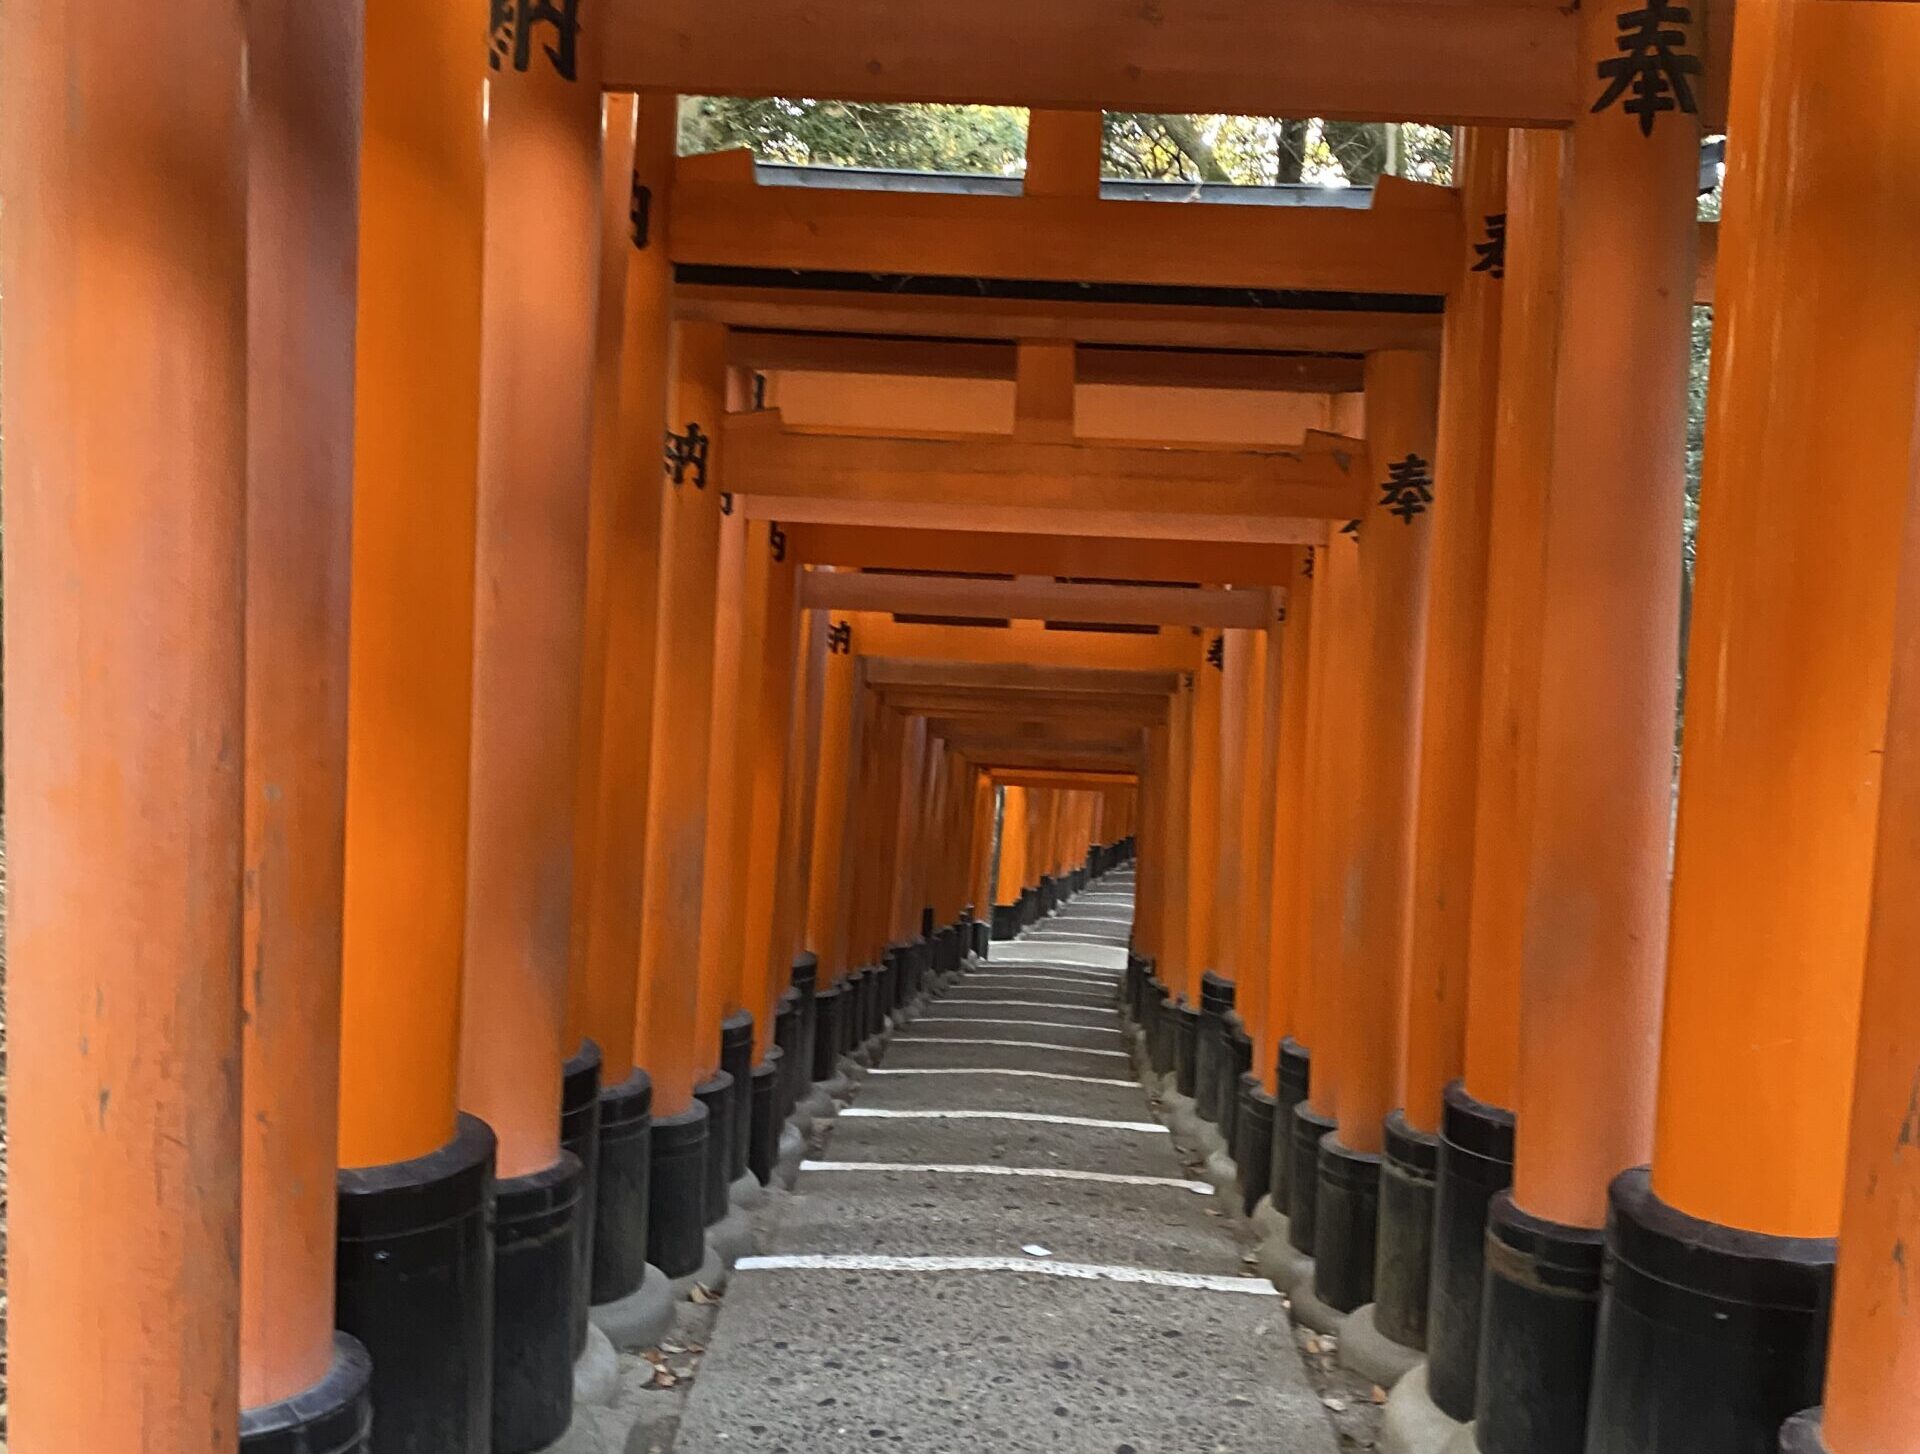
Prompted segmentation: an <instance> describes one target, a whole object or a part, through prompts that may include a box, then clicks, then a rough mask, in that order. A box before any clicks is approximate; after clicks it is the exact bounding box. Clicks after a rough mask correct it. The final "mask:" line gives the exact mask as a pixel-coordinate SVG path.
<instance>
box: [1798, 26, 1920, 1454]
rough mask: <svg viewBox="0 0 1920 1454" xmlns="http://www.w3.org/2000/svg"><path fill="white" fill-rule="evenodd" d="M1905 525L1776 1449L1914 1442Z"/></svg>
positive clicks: (1918, 1006)
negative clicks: (1869, 889) (1862, 892)
mask: <svg viewBox="0 0 1920 1454" xmlns="http://www.w3.org/2000/svg"><path fill="white" fill-rule="evenodd" d="M1894 54H1898V52H1894ZM1916 423H1917V424H1920V420H1916ZM1916 483H1920V470H1917V471H1916ZM1902 535H1903V539H1902V542H1901V544H1902V562H1901V571H1900V602H1899V615H1898V617H1897V618H1896V620H1895V623H1894V638H1893V680H1892V689H1891V705H1890V707H1889V709H1888V716H1887V731H1886V738H1885V743H1884V749H1885V750H1884V755H1883V757H1882V759H1881V765H1882V767H1881V771H1882V776H1881V787H1880V833H1879V838H1878V842H1877V845H1876V851H1875V863H1874V877H1873V898H1872V902H1871V908H1870V914H1869V919H1868V932H1867V944H1866V983H1865V986H1864V993H1863V995H1862V998H1861V1004H1860V1045H1859V1051H1858V1054H1857V1055H1856V1057H1855V1061H1854V1081H1853V1105H1852V1114H1851V1125H1852V1136H1851V1149H1850V1150H1849V1151H1848V1154H1847V1165H1846V1173H1845V1181H1844V1192H1843V1195H1842V1200H1841V1210H1840V1260H1839V1266H1838V1268H1837V1270H1836V1272H1835V1276H1834V1290H1833V1320H1832V1331H1831V1333H1830V1335H1829V1337H1830V1345H1831V1346H1830V1352H1829V1355H1828V1360H1827V1380H1826V1408H1825V1409H1824V1411H1814V1412H1811V1413H1808V1414H1804V1415H1799V1416H1796V1417H1795V1418H1794V1419H1792V1420H1790V1421H1789V1422H1788V1424H1787V1426H1786V1428H1785V1429H1784V1430H1783V1432H1782V1435H1781V1441H1780V1447H1781V1450H1782V1454H1904V1451H1906V1450H1910V1449H1913V1448H1915V1447H1920V1401H1916V1400H1915V1399H1914V1397H1913V1390H1914V1388H1915V1387H1916V1386H1920V1320H1916V1319H1915V1317H1914V1312H1913V1302H1912V1295H1911V1294H1912V1275H1913V1271H1912V1267H1911V1266H1910V1259H1911V1257H1912V1249H1913V1248H1914V1246H1915V1245H1916V1242H1920V1154H1916V1146H1917V1145H1920V1127H1916V1125H1915V1120H1916V1112H1915V1107H1914V1098H1915V1092H1914V1069H1913V1047H1914V1046H1915V1045H1916V1044H1920V976H1916V975H1915V974H1914V972H1913V966H1914V960H1915V956H1916V954H1920V920H1917V919H1916V913H1915V911H1916V909H1917V908H1920V842H1916V838H1915V825H1916V824H1920V772H1917V769H1920V575H1917V574H1916V570H1917V569H1920V490H1916V491H1915V492H1913V493H1912V494H1910V495H1909V496H1908V504H1907V511H1906V521H1905V524H1904V526H1903V527H1902Z"/></svg>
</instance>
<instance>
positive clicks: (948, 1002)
mask: <svg viewBox="0 0 1920 1454" xmlns="http://www.w3.org/2000/svg"><path fill="white" fill-rule="evenodd" d="M940 1003H941V1004H942V1005H944V1006H946V1007H948V1008H950V1009H952V1008H958V1007H959V1006H961V1005H1019V1006H1021V1007H1022V1008H1023V1009H1028V1010H1085V1011H1086V1012H1087V1013H1088V1014H1089V1015H1111V1014H1112V1013H1113V1012H1114V1011H1113V1006H1112V1005H1063V1004H1060V1003H1059V1002H1058V1001H1054V1000H956V999H953V998H951V997H945V998H942V1000H941V1001H940ZM1087 1028H1088V1029H1089V1030H1098V1029H1099V1028H1100V1026H1098V1025H1089V1026H1087Z"/></svg>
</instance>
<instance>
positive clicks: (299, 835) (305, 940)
mask: <svg viewBox="0 0 1920 1454" xmlns="http://www.w3.org/2000/svg"><path fill="white" fill-rule="evenodd" d="M247 21H248V28H249V35H248V92H249V96H250V103H249V104H250V106H251V108H252V116H251V124H250V125H249V127H248V129H247V140H248V148H249V157H248V192H247V204H248V212H249V216H248V240H247V264H248V300H249V302H248V308H247V354H248V359H247V372H248V383H247V577H246V601H247V607H246V610H247V616H246V622H247V625H246V632H247V648H246V660H247V690H246V733H245V737H246V858H245V868H244V874H245V878H244V883H245V885H246V900H245V905H246V914H245V919H244V921H243V941H242V946H241V962H242V963H243V964H246V965H250V966H252V967H253V969H252V972H251V973H248V974H246V975H245V976H244V977H243V979H242V1007H243V1012H244V1022H245V1030H244V1034H243V1040H242V1048H243V1060H242V1068H241V1082H242V1095H243V1108H242V1109H243V1119H242V1135H243V1137H244V1141H243V1148H242V1154H241V1170H242V1174H243V1178H244V1185H243V1190H242V1197H241V1228H240V1403H241V1408H242V1410H243V1412H242V1414H241V1418H240V1435H241V1439H240V1444H241V1448H243V1449H246V1448H251V1447H255V1445H256V1443H257V1444H258V1445H259V1446H261V1447H265V1446H266V1445H268V1444H270V1443H271V1444H273V1445H274V1446H275V1447H284V1445H285V1441H286V1440H288V1439H295V1440H298V1439H300V1438H309V1439H312V1440H314V1441H315V1442H316V1443H319V1444H322V1445H329V1446H332V1447H339V1445H338V1444H337V1443H335V1442H334V1441H335V1440H336V1439H339V1438H341V1437H347V1438H349V1439H350V1438H351V1437H352V1436H353V1435H355V1434H358V1433H361V1432H363V1431H364V1430H365V1428H366V1426H367V1419H368V1416H369V1413H370V1408H369V1405H368V1399H367V1392H368V1390H367V1384H368V1375H369V1372H370V1364H369V1360H368V1358H367V1355H366V1353H365V1351H364V1350H363V1349H362V1348H361V1347H360V1345H359V1344H358V1343H357V1342H356V1341H355V1340H354V1339H352V1338H350V1337H348V1336H347V1335H345V1334H336V1333H335V1332H334V1330H333V1278H334V1240H335V1232H336V1205H337V1198H336V1196H335V1194H334V1190H333V1174H334V1170H335V1168H336V1167H337V1166H338V1164H339V1162H338V1156H339V1140H340V1136H339V1121H340V1038H339V1027H340V892H341V878H342V875H343V873H344V871H345V848H346V788H347V628H348V613H347V601H348V590H349V586H350V577H351V571H352V561H351V556H352V540H353V524H352V521H353V508H352V507H353V350H354V342H353V335H354V282H353V280H354V273H355V258H356V254H357V252H358V249H359V233H358V230H357V227H356V225H355V224H356V219H357V211H358V209H357V206H356V197H357V193H358V187H359V181H358V179H359V95H360V84H359V78H360V74H361V67H362V59H361V56H362V45H363V43H364V38H363V36H362V34H361V24H360V17H359V15H358V13H357V12H343V13H342V14H341V15H339V16H338V17H334V16H329V15H327V14H326V13H325V12H324V11H322V10H318V9H313V8H310V7H305V6H293V7H290V8H288V9H286V10H285V11H284V12H283V11H282V10H280V9H279V8H277V7H274V6H271V5H261V6H255V7H252V8H250V9H249V10H248V12H247ZM321 76H324V77H327V78H329V79H330V80H334V81H339V82H342V83H343V84H341V86H340V89H339V90H338V91H334V90H331V89H330V88H329V87H327V86H316V85H314V84H313V82H314V79H315V78H318V77H321ZM296 136H297V137H300V138H302V141H301V144H300V145H297V146H296V145H293V144H291V143H292V138H294V137H296ZM328 297H331V299H332V306H330V307H327V306H323V307H312V306H310V304H311V302H312V301H313V300H325V299H327V298H328Z"/></svg>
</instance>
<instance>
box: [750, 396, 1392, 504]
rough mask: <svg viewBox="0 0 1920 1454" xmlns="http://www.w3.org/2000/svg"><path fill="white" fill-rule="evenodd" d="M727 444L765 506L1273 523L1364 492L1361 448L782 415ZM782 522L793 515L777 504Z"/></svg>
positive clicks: (754, 416)
mask: <svg viewBox="0 0 1920 1454" xmlns="http://www.w3.org/2000/svg"><path fill="white" fill-rule="evenodd" d="M722 439H723V445H722V454H721V458H722V474H723V479H724V486H725V488H727V489H728V490H731V491H733V492H734V493H735V494H736V495H748V496H754V497H759V498H761V499H767V498H775V499H777V498H781V497H803V498H807V499H812V500H828V501H836V502H839V503H842V504H852V505H862V506H874V505H886V506H898V505H918V504H922V503H924V502H927V501H939V502H940V503H941V504H942V505H943V506H946V507H955V506H957V507H961V508H962V509H967V510H978V511H987V510H1035V509H1038V510H1056V511H1059V510H1065V511H1086V512H1089V513H1093V514H1100V513H1112V512H1121V513H1128V514H1153V515H1172V514H1182V515H1191V516H1196V517H1199V518H1202V519H1208V518H1215V519H1217V518H1220V517H1229V518H1239V519H1246V520H1252V521H1266V520H1300V519H1319V520H1348V519H1352V518H1353V517H1354V516H1356V515H1358V514H1360V513H1361V512H1362V509H1363V508H1364V504H1365V497H1366V492H1367V484H1366V481H1367V459H1366V448H1365V445H1364V444H1362V443H1360V442H1359V441H1351V442H1350V444H1349V447H1348V448H1346V449H1344V450H1341V449H1331V448H1313V449H1278V448H1255V449H1224V448H1216V447H1210V446H1199V445H1183V444H1177V443H1169V444H1165V445H1160V444H1131V443H1126V444H1117V443H1105V442H1100V441H1093V440H1076V441H1072V442H1062V443H1055V442H1052V441H1041V440H1031V439H1015V438H1009V437H1007V436H1005V435H974V436H969V437H965V438H943V439H929V438H907V437H895V438H876V437H871V436H864V435H846V434H816V433H809V432H804V431H800V430H791V429H788V428H786V427H785V425H784V421H783V420H782V419H781V417H780V411H779V410H777V409H765V410H760V411H758V412H756V413H751V414H734V415H729V416H728V417H727V420H726V422H725V424H724V425H723V426H722ZM776 518H787V517H785V516H780V515H778V514H777V507H776ZM794 518H798V517H794ZM903 523H904V522H903ZM1078 533H1081V534H1088V533H1099V534H1113V533H1118V532H1113V531H1097V532H1096V531H1081V532H1078ZM1171 533H1178V532H1171Z"/></svg>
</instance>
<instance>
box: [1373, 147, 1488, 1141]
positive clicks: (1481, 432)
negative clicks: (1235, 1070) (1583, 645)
mask: <svg viewBox="0 0 1920 1454" xmlns="http://www.w3.org/2000/svg"><path fill="white" fill-rule="evenodd" d="M1455 170H1456V174H1457V175H1458V177H1459V180H1460V187H1461V206H1462V207H1463V208H1464V210H1465V212H1466V220H1467V236H1468V238H1469V239H1470V241H1469V242H1468V245H1467V250H1466V256H1464V257H1463V258H1462V259H1461V270H1460V280H1459V282H1458V283H1457V284H1455V287H1454V291H1453V295H1452V296H1451V297H1450V298H1449V299H1448V300H1447V319H1446V334H1445V337H1444V340H1443V343H1442V349H1441V355H1440V358H1441V375H1440V425H1439V434H1438V439H1437V442H1436V445H1435V449H1436V454H1435V456H1434V493H1435V496H1436V498H1435V500H1434V505H1433V514H1432V533H1433V563H1432V581H1431V583H1430V600H1429V605H1428V626H1427V663H1426V674H1425V682H1424V687H1423V690H1422V693H1421V711H1420V776H1419V785H1418V793H1417V808H1416V810H1415V829H1414V832H1415V841H1414V869H1413V936H1412V939H1411V941H1410V949H1409V965H1408V976H1407V984H1408V993H1407V1035H1406V1054H1405V1058H1404V1060H1403V1062H1402V1070H1401V1080H1402V1084H1401V1090H1400V1105H1401V1108H1402V1109H1403V1110H1404V1111H1405V1112H1406V1117H1407V1121H1408V1124H1409V1125H1411V1126H1412V1127H1413V1129H1414V1130H1416V1131H1425V1132H1429V1133H1431V1132H1436V1131H1438V1130H1439V1129H1440V1097H1441V1092H1442V1090H1443V1089H1444V1088H1445V1087H1446V1084H1447V1082H1448V1081H1450V1080H1452V1079H1453V1078H1454V1077H1455V1076H1457V1075H1459V1074H1460V1068H1461V1062H1462V1057H1463V1055H1464V1053H1465V1036H1466V1018H1467V932H1468V913H1469V909H1470V905H1471V899H1472V888H1473V836H1474V835H1473V811H1474V802H1475V791H1474V774H1475V772H1476V770H1477V768H1478V765H1479V735H1480V669H1481V650H1482V646H1483V643H1484V638H1485V624H1486V623H1485V603H1486V592H1487V539H1488V521H1489V515H1490V502H1491V497H1492V494H1493V450H1494V413H1495V405H1496V401H1497V398H1498V389H1499V377H1500V301H1501V289H1502V287H1503V283H1502V278H1503V276H1504V273H1505V265H1504V261H1503V250H1504V248H1505V246H1506V241H1505V238H1506V213H1507V136H1506V133H1505V132H1503V131H1492V130H1485V129H1480V130H1472V131H1468V132H1467V133H1466V135H1465V138H1464V145H1463V147H1462V154H1461V156H1460V157H1459V158H1458V159H1457V160H1456V164H1455ZM1488 248H1492V249H1494V251H1491V252H1488V251H1483V250H1484V249H1488Z"/></svg>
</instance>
